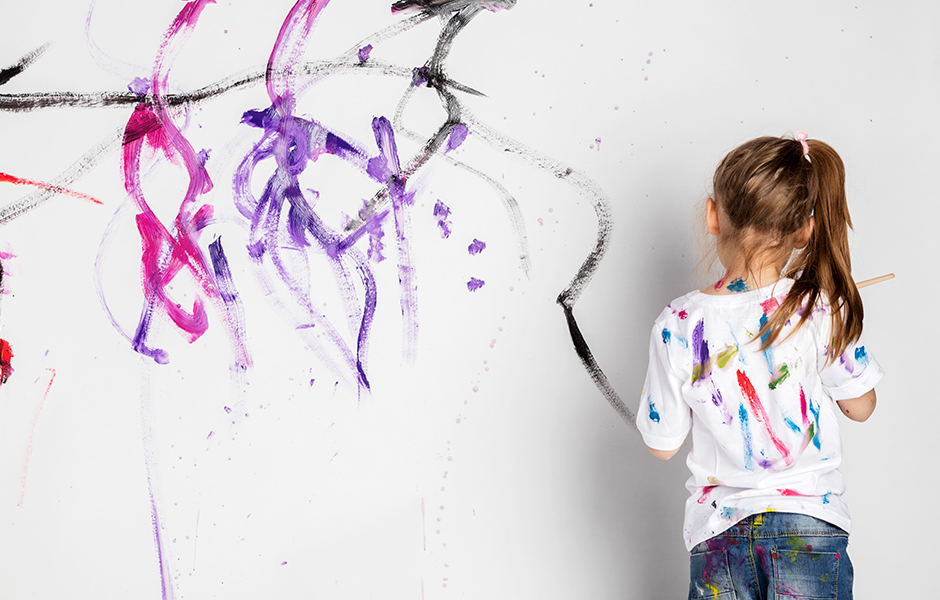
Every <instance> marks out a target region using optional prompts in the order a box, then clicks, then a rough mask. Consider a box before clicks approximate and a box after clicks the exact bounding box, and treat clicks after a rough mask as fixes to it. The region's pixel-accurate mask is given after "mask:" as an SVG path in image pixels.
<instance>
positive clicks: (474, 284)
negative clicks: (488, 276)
mask: <svg viewBox="0 0 940 600" xmlns="http://www.w3.org/2000/svg"><path fill="white" fill-rule="evenodd" d="M484 285H486V282H485V281H483V280H482V279H477V278H476V277H471V278H470V281H468V282H467V289H468V290H470V291H471V292H475V291H477V290H478V289H480V288H481V287H483V286H484Z"/></svg>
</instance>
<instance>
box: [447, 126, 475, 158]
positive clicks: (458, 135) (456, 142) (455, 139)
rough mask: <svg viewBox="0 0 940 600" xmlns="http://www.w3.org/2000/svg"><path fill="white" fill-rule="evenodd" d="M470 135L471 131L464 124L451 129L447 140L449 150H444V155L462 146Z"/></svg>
mask: <svg viewBox="0 0 940 600" xmlns="http://www.w3.org/2000/svg"><path fill="white" fill-rule="evenodd" d="M468 135H470V129H468V128H467V126H466V125H464V124H463V123H457V125H455V126H454V128H453V129H451V131H450V136H448V138H447V148H446V149H445V150H444V154H447V153H448V152H450V151H451V150H456V149H457V148H459V147H460V145H461V144H463V143H464V141H466V139H467V136H468Z"/></svg>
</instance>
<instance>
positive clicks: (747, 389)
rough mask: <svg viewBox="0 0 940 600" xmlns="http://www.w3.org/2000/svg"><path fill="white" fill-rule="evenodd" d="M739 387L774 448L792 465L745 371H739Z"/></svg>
mask: <svg viewBox="0 0 940 600" xmlns="http://www.w3.org/2000/svg"><path fill="white" fill-rule="evenodd" d="M738 386H740V388H741V393H742V394H744V397H745V398H747V401H748V403H749V404H750V405H751V412H753V413H754V418H755V419H757V422H758V423H760V424H761V425H763V426H764V429H766V430H767V435H768V436H770V441H771V442H773V445H774V447H776V448H777V451H778V452H780V454H781V455H782V456H783V460H784V461H785V462H786V463H787V464H788V465H789V464H791V463H792V462H793V461H792V460H791V458H790V451H789V450H787V447H786V445H784V443H783V442H781V441H780V438H778V437H777V434H775V433H774V430H773V428H771V426H770V419H768V417H767V411H765V410H764V405H763V404H761V401H760V398H759V397H758V396H757V390H755V389H754V384H752V383H751V380H750V379H748V378H747V375H745V374H744V371H738Z"/></svg>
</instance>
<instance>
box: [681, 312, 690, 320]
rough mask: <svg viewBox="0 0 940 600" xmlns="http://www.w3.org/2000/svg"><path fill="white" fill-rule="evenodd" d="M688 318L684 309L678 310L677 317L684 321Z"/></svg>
mask: <svg viewBox="0 0 940 600" xmlns="http://www.w3.org/2000/svg"><path fill="white" fill-rule="evenodd" d="M688 318H689V313H687V312H685V311H684V310H680V311H679V319H681V320H683V321H684V320H686V319H688Z"/></svg>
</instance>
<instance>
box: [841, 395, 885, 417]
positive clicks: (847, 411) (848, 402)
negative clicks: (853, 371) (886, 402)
mask: <svg viewBox="0 0 940 600" xmlns="http://www.w3.org/2000/svg"><path fill="white" fill-rule="evenodd" d="M836 404H838V405H839V410H841V411H842V414H844V415H845V416H847V417H848V418H850V419H852V420H853V421H858V422H859V423H861V422H862V421H866V420H867V419H868V417H870V416H871V413H872V412H874V410H875V404H877V398H876V397H875V390H874V389H871V390H868V391H867V392H866V393H865V394H863V395H861V396H859V397H858V398H847V399H845V400H838V401H837V402H836Z"/></svg>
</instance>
